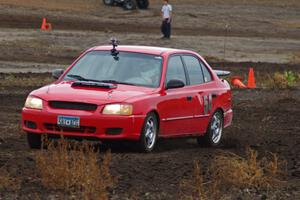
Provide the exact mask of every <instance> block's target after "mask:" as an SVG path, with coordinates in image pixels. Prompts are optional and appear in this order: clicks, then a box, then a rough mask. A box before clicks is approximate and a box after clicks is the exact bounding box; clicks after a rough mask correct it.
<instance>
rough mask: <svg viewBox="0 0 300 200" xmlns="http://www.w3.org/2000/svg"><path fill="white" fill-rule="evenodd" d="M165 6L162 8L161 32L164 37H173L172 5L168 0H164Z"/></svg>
mask: <svg viewBox="0 0 300 200" xmlns="http://www.w3.org/2000/svg"><path fill="white" fill-rule="evenodd" d="M163 4H164V5H163V7H162V9H161V14H162V25H161V32H162V34H163V37H162V38H164V39H170V38H171V22H172V12H173V11H172V6H171V5H170V4H169V1H168V0H163Z"/></svg>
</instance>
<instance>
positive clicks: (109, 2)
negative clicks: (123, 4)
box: [103, 0, 115, 6]
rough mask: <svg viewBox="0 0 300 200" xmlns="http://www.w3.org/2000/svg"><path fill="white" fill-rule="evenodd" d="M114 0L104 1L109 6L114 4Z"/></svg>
mask: <svg viewBox="0 0 300 200" xmlns="http://www.w3.org/2000/svg"><path fill="white" fill-rule="evenodd" d="M114 2H115V1H114V0H103V3H104V4H105V5H107V6H112V5H114Z"/></svg>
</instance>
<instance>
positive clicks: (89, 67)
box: [65, 51, 162, 87]
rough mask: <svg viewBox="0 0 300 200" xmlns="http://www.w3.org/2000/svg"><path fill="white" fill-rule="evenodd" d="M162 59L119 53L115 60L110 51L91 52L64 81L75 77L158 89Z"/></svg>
mask: <svg viewBox="0 0 300 200" xmlns="http://www.w3.org/2000/svg"><path fill="white" fill-rule="evenodd" d="M161 70H162V57H160V56H155V55H149V54H143V53H131V52H120V53H119V55H118V59H115V58H114V57H113V56H112V55H111V52H110V51H91V52H89V53H87V54H86V55H84V56H83V57H82V58H81V59H80V60H79V61H78V62H77V63H76V64H75V65H74V66H73V67H72V68H71V70H70V71H69V72H68V73H67V74H66V76H65V80H69V79H72V76H71V77H70V76H68V75H77V76H81V77H84V78H85V79H93V80H98V81H103V80H114V81H117V82H123V83H128V84H134V85H137V86H145V87H158V86H159V84H160V78H161Z"/></svg>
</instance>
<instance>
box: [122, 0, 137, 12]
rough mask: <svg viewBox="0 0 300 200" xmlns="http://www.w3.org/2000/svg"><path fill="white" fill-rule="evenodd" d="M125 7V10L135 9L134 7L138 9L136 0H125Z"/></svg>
mask: <svg viewBox="0 0 300 200" xmlns="http://www.w3.org/2000/svg"><path fill="white" fill-rule="evenodd" d="M123 8H124V9H125V10H134V9H136V2H135V0H125V1H124V3H123Z"/></svg>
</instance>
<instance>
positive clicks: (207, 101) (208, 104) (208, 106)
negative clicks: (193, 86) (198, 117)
mask: <svg viewBox="0 0 300 200" xmlns="http://www.w3.org/2000/svg"><path fill="white" fill-rule="evenodd" d="M203 102H204V114H208V113H209V112H211V111H212V95H211V94H209V95H204V96H203Z"/></svg>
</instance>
